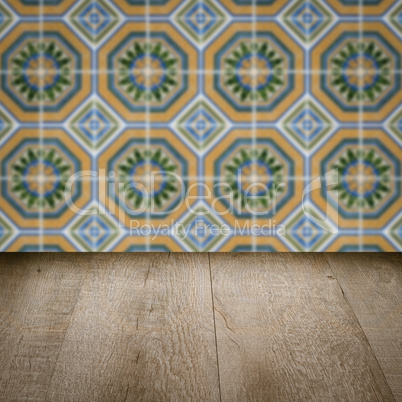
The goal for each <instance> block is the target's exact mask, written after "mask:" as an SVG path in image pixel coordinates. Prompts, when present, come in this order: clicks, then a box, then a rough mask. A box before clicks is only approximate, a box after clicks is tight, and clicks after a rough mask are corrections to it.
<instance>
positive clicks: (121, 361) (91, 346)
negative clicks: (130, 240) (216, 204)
mask: <svg viewBox="0 0 402 402" xmlns="http://www.w3.org/2000/svg"><path fill="white" fill-rule="evenodd" d="M218 399H219V381H218V369H217V360H216V340H215V332H214V321H213V310H212V296H211V286H210V271H209V263H208V255H207V254H167V253H160V254H158V253H152V254H114V255H109V254H99V255H95V256H94V257H93V258H92V259H91V269H90V273H89V275H88V277H87V278H86V280H85V282H84V285H83V288H82V293H81V296H80V299H79V301H78V303H77V306H76V309H75V312H74V316H73V319H72V322H71V325H70V327H69V329H68V331H67V333H66V337H65V341H64V344H63V348H62V350H61V353H60V356H59V359H58V362H57V366H56V369H55V372H54V376H53V379H52V382H51V386H50V389H49V392H48V394H47V400H49V401H55V400H73V401H93V400H96V401H123V400H124V401H130V400H132V401H138V400H146V401H167V400H197V401H198V400H200V401H202V400H208V401H214V400H218Z"/></svg>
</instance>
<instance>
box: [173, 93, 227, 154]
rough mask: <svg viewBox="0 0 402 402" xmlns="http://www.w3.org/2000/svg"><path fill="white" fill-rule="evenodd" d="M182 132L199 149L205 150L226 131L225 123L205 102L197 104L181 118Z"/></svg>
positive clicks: (180, 128) (180, 126)
mask: <svg viewBox="0 0 402 402" xmlns="http://www.w3.org/2000/svg"><path fill="white" fill-rule="evenodd" d="M178 126H179V130H180V132H181V133H182V134H183V135H184V136H185V137H186V138H187V139H188V140H189V141H190V142H191V143H192V144H194V145H195V146H196V147H197V148H199V149H203V148H205V147H206V146H207V145H208V144H209V143H210V142H211V141H213V140H214V139H215V138H217V136H218V135H219V134H220V133H221V132H222V131H223V130H224V129H225V122H224V120H223V118H222V117H221V116H220V115H219V114H218V111H215V110H213V108H212V106H210V105H209V104H208V103H206V102H205V101H200V102H197V103H196V104H195V105H194V106H193V107H191V108H190V110H189V111H188V112H186V113H185V114H184V116H183V117H181V118H180V120H179V123H178Z"/></svg>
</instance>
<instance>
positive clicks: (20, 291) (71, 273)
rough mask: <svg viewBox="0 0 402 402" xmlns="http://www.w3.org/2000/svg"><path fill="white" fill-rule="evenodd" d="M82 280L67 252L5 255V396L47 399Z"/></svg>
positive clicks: (0, 321)
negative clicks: (47, 392)
mask: <svg viewBox="0 0 402 402" xmlns="http://www.w3.org/2000/svg"><path fill="white" fill-rule="evenodd" d="M81 262H82V261H81ZM82 279H83V274H82V269H81V267H80V263H79V260H77V259H76V260H75V261H74V262H73V261H72V260H71V259H70V258H68V257H67V256H66V255H64V254H38V253H32V254H23V255H22V254H0V362H1V364H0V400H5V401H11V400H18V401H21V400H25V399H29V400H41V401H43V400H44V399H45V396H46V391H47V389H48V387H49V384H50V380H51V377H52V374H53V370H54V367H55V365H56V361H57V357H58V355H59V352H60V349H61V346H62V343H63V339H64V335H65V332H66V330H67V328H68V325H69V322H70V318H71V316H72V313H73V310H74V306H75V304H76V301H77V298H78V295H79V293H80V289H81V284H82Z"/></svg>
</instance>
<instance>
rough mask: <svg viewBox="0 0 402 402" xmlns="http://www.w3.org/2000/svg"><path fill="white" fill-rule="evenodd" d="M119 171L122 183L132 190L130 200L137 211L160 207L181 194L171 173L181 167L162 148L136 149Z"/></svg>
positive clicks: (128, 198) (129, 190) (129, 194)
mask: <svg viewBox="0 0 402 402" xmlns="http://www.w3.org/2000/svg"><path fill="white" fill-rule="evenodd" d="M119 170H120V179H121V182H122V183H124V187H125V188H126V189H128V191H127V192H126V196H127V197H126V198H127V200H129V201H130V202H131V204H132V205H134V207H135V208H139V207H141V206H150V205H152V204H154V205H156V206H157V207H158V208H160V207H162V206H163V204H165V203H166V202H167V201H169V200H170V199H171V198H172V197H173V196H174V195H175V194H177V193H178V191H179V189H178V187H177V180H176V178H175V177H174V176H173V175H172V174H171V173H174V172H175V171H176V170H177V166H176V165H174V164H173V163H172V162H171V160H170V158H169V157H168V156H166V155H165V154H164V153H163V152H162V150H161V149H155V150H150V149H137V148H136V149H134V151H133V152H132V153H131V154H130V156H128V157H127V159H126V160H125V161H124V163H123V164H121V165H119Z"/></svg>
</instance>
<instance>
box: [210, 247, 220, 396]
mask: <svg viewBox="0 0 402 402" xmlns="http://www.w3.org/2000/svg"><path fill="white" fill-rule="evenodd" d="M208 265H209V283H210V285H211V301H212V316H213V319H214V332H215V351H216V365H217V367H218V385H219V400H220V401H222V390H221V376H220V368H219V353H218V337H217V335H216V316H215V302H214V290H213V285H212V269H211V253H208Z"/></svg>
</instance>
